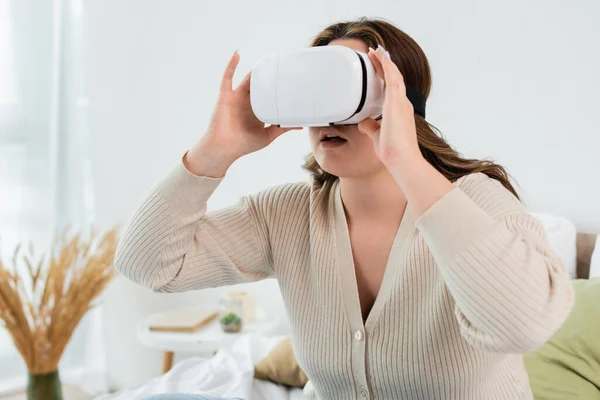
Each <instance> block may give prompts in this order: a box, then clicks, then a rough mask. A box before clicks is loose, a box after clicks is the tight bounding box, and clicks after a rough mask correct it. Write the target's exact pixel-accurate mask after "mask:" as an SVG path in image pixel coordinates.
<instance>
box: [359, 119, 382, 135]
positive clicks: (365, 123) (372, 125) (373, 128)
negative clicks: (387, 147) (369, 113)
mask: <svg viewBox="0 0 600 400" xmlns="http://www.w3.org/2000/svg"><path fill="white" fill-rule="evenodd" d="M380 129H381V124H380V123H379V121H375V120H374V119H373V118H366V119H364V120H362V121H360V122H359V123H358V130H359V131H360V132H362V133H364V134H365V135H368V136H369V137H370V138H373V137H374V136H376V135H377V134H378V133H379V130H380Z"/></svg>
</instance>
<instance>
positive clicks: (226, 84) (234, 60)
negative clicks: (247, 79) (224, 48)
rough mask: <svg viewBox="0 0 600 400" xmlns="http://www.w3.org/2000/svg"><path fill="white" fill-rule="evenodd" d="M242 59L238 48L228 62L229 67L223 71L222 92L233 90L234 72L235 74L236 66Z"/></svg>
mask: <svg viewBox="0 0 600 400" xmlns="http://www.w3.org/2000/svg"><path fill="white" fill-rule="evenodd" d="M239 61H240V55H239V54H238V52H237V50H236V51H235V53H233V55H232V56H231V58H230V59H229V62H228V63H227V67H226V68H225V72H224V73H223V79H222V80H221V92H223V93H224V92H230V91H231V90H232V85H233V74H235V68H236V67H237V65H238V63H239Z"/></svg>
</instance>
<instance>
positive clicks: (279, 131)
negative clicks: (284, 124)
mask: <svg viewBox="0 0 600 400" xmlns="http://www.w3.org/2000/svg"><path fill="white" fill-rule="evenodd" d="M302 129H304V128H302V127H291V128H280V127H278V126H277V125H269V126H267V127H266V128H265V132H266V133H267V136H268V137H269V141H271V142H272V141H273V140H275V139H277V138H278V137H279V136H281V135H283V134H284V133H286V132H289V131H292V130H293V131H297V130H302Z"/></svg>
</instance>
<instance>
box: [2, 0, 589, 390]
mask: <svg viewBox="0 0 600 400" xmlns="http://www.w3.org/2000/svg"><path fill="white" fill-rule="evenodd" d="M360 16H367V17H381V18H385V19H387V20H389V21H391V22H393V23H394V24H396V25H397V26H398V27H400V28H401V29H403V30H404V31H405V32H407V33H408V34H409V35H411V36H412V37H413V38H414V39H415V40H416V41H417V42H418V43H419V44H420V45H421V47H422V48H423V49H424V51H425V53H426V54H427V56H428V57H429V61H430V65H431V68H432V72H433V89H432V92H431V96H430V98H429V100H428V113H427V116H428V118H427V119H428V121H430V122H431V123H433V124H434V125H435V126H437V127H438V128H439V129H440V130H441V131H442V132H443V134H444V135H445V136H446V137H447V138H448V140H449V142H450V143H451V144H452V145H453V146H454V147H455V148H457V149H458V150H459V151H460V152H462V153H463V154H464V155H466V156H468V157H476V158H492V159H494V160H495V161H496V162H498V163H500V164H502V165H504V166H505V167H506V168H507V170H508V171H509V173H510V174H511V175H512V177H513V178H514V181H515V182H516V183H517V184H518V185H519V186H518V187H519V190H520V194H521V195H522V198H523V199H524V201H525V204H526V206H527V207H528V209H530V210H531V211H535V212H541V213H551V214H556V215H561V216H564V217H566V218H568V219H569V220H570V221H572V222H573V223H574V224H575V225H576V227H577V229H578V230H581V231H588V232H600V207H599V204H600V202H599V199H600V185H598V171H599V170H600V168H599V166H598V165H599V164H598V158H599V156H600V153H599V149H600V134H599V131H598V128H597V121H596V118H597V115H598V110H599V109H600V97H599V96H598V93H600V75H599V74H598V73H597V72H598V71H600V53H599V52H598V43H599V42H600V24H598V21H599V20H600V3H599V2H598V1H596V0H576V1H566V0H562V1H561V0H532V1H527V2H524V1H520V0H505V1H502V2H500V1H497V2H493V1H485V2H484V1H475V0H455V1H452V2H449V1H444V0H426V1H423V0H422V1H406V0H373V1H369V2H364V1H355V0H344V1H341V0H326V1H322V0H318V1H317V0H303V1H296V2H292V1H289V2H288V1H285V2H284V1H275V0H254V1H233V0H231V1H222V2H207V1H201V0H169V1H167V0H0V240H1V242H0V248H1V250H2V254H3V255H6V254H10V253H11V251H12V249H13V248H14V246H15V245H16V244H17V243H19V242H21V241H23V240H33V241H34V242H36V243H40V246H42V247H43V243H47V241H48V240H49V237H50V236H51V235H52V234H53V233H54V232H55V230H56V229H57V227H59V226H63V225H65V224H71V225H72V226H75V227H79V228H81V229H87V228H88V227H90V226H96V227H98V228H100V229H107V228H109V227H111V226H113V225H115V224H120V225H121V226H122V227H124V226H125V225H126V223H127V221H128V220H129V218H130V217H131V216H132V214H133V212H134V211H135V209H136V208H137V206H138V205H139V204H140V202H141V200H142V199H143V197H144V196H145V195H146V194H147V193H148V192H149V190H151V188H152V187H153V186H154V185H155V184H156V183H157V182H158V180H159V179H161V178H162V177H163V176H164V175H165V174H166V173H168V172H169V171H170V169H171V168H172V167H173V166H175V165H176V164H177V163H178V162H179V161H180V158H181V156H182V155H183V153H184V152H185V151H186V150H187V149H188V148H189V147H190V146H191V145H192V144H193V143H194V142H195V141H196V140H197V139H198V138H199V137H201V135H202V134H203V132H204V130H205V129H206V126H207V122H208V120H209V118H210V114H211V112H212V109H213V105H214V102H215V100H216V97H217V93H218V87H219V82H220V79H221V74H222V72H223V69H224V67H225V65H226V63H227V61H228V59H229V57H230V56H231V54H232V53H233V51H234V50H236V49H237V50H239V52H240V55H241V61H240V64H239V67H238V71H237V73H236V79H235V83H237V82H239V80H240V79H241V78H242V77H243V76H244V75H245V73H246V72H247V71H248V70H249V69H251V68H252V66H253V64H254V63H255V62H257V61H258V59H259V58H260V57H261V56H263V55H264V54H266V53H268V52H272V51H277V50H287V49H297V48H303V47H307V46H308V45H309V44H310V41H311V39H312V37H313V36H314V35H316V34H317V33H318V32H319V31H320V30H321V29H322V28H324V27H325V26H327V25H328V24H331V23H333V22H336V21H339V20H345V19H354V18H357V17H360ZM594 49H596V50H594ZM309 152H310V146H309V142H308V137H307V130H304V131H292V132H289V133H288V134H285V135H283V136H282V137H281V138H279V139H277V140H276V142H275V143H274V144H273V145H271V146H269V147H268V148H267V149H265V150H263V151H260V152H258V153H254V154H252V155H250V156H247V157H245V158H244V159H242V160H239V161H238V162H237V163H236V164H235V165H234V166H233V167H232V168H231V169H230V171H229V172H228V175H227V178H226V179H225V180H224V181H223V183H222V184H221V186H220V187H219V188H218V189H217V191H216V193H215V195H214V196H213V197H212V198H211V199H210V202H209V210H212V209H217V208H221V207H224V206H226V205H230V204H232V203H234V202H235V201H236V200H237V199H238V198H239V196H241V195H244V194H249V193H252V192H256V191H259V190H262V189H265V188H268V187H270V186H272V185H275V184H279V183H283V182H292V181H301V180H306V181H307V180H308V175H307V174H306V173H305V172H303V171H302V169H301V165H302V163H303V159H304V156H305V155H307V154H308V153H309ZM241 289H243V290H248V291H250V292H252V293H254V294H255V296H256V300H257V303H258V304H260V306H261V307H262V308H263V309H264V310H265V311H266V312H267V313H268V315H270V316H272V317H273V318H274V319H281V321H283V322H282V323H283V324H285V316H284V309H283V305H282V301H281V296H280V294H279V292H278V287H277V283H276V282H275V281H272V280H269V281H264V282H260V283H255V284H252V285H242V287H241ZM225 290H231V288H222V289H211V290H205V291H201V292H190V293H185V294H173V295H171V294H170V295H164V294H156V293H152V292H151V291H150V290H148V289H145V288H142V287H139V286H136V285H135V284H133V283H131V282H129V281H127V280H125V279H124V278H122V277H118V278H116V279H115V280H114V281H113V282H112V284H111V285H110V286H109V288H108V289H107V290H106V292H105V293H104V295H103V296H102V303H101V305H100V306H98V307H96V308H95V309H94V310H92V311H91V312H90V313H88V314H87V315H86V317H84V319H83V321H82V322H81V324H80V325H79V328H78V329H77V331H76V333H75V336H74V337H73V339H72V340H71V342H70V344H69V347H68V349H67V352H66V353H65V356H64V357H63V359H62V361H61V363H62V364H61V376H62V378H63V380H64V381H66V382H71V383H73V384H75V385H78V386H80V387H82V388H85V389H86V390H88V391H90V392H93V393H101V392H102V391H105V390H108V389H109V388H122V387H129V386H133V385H138V384H140V383H142V382H144V381H146V380H147V379H150V378H152V377H154V376H157V375H158V374H159V373H160V369H161V357H162V353H161V351H160V350H159V349H152V348H149V347H147V346H144V345H143V344H141V343H140V340H139V338H138V336H137V334H136V326H137V324H138V323H139V321H140V320H142V319H143V318H144V317H145V316H147V315H149V314H151V313H155V312H158V311H163V310H168V309H173V308H176V307H180V306H183V305H190V304H194V305H202V304H213V303H214V302H216V301H217V299H218V298H219V297H220V296H221V294H222V293H223V291H225ZM175 357H176V360H175V361H177V360H180V359H182V358H185V357H186V354H185V352H181V353H177V354H176V356H175ZM25 374H26V369H25V367H24V365H23V362H22V361H21V359H20V357H19V355H18V353H17V352H16V350H15V348H14V346H13V344H12V341H11V340H10V338H9V337H8V335H7V334H6V333H5V332H4V331H3V330H2V329H1V328H0V393H8V392H10V391H11V390H15V389H18V388H19V387H22V385H24V383H25V381H26V376H25Z"/></svg>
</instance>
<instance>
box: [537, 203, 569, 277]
mask: <svg viewBox="0 0 600 400" xmlns="http://www.w3.org/2000/svg"><path fill="white" fill-rule="evenodd" d="M530 215H532V216H533V217H535V218H536V219H537V220H539V221H540V222H541V223H542V226H543V227H544V231H545V232H546V235H547V237H548V242H549V243H550V247H552V249H553V250H554V251H555V252H556V253H557V254H558V255H559V256H560V258H562V260H563V261H564V262H565V265H566V267H567V271H568V272H569V277H570V278H571V279H576V278H577V228H576V227H575V224H573V223H572V222H571V221H569V220H568V219H566V218H564V217H559V216H556V215H550V214H541V213H533V212H532V213H530Z"/></svg>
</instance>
